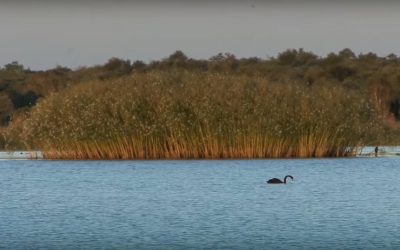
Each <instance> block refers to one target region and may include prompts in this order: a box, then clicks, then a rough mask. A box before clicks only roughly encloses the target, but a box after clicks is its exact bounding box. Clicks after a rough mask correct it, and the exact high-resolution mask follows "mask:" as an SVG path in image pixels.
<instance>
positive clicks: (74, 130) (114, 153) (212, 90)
mask: <svg viewBox="0 0 400 250" xmlns="http://www.w3.org/2000/svg"><path fill="white" fill-rule="evenodd" d="M378 118H379V117H378V115H377V112H376V110H374V105H371V103H369V101H368V100H367V99H365V98H363V97H362V96H361V95H360V94H359V93H357V92H351V91H348V90H346V91H345V90H344V89H342V88H341V87H340V86H306V85H302V84H293V83H290V84H287V83H285V82H279V83H277V82H270V81H269V80H266V79H264V78H263V77H261V76H256V75H253V76H245V75H240V74H224V73H220V74H215V73H193V72H188V71H179V72H173V71H172V72H157V71H152V72H148V73H134V74H132V75H130V76H128V77H123V78H120V79H118V80H109V81H91V82H86V83H84V84H80V85H77V86H75V87H73V88H71V89H70V90H69V91H65V92H62V93H59V94H54V95H53V96H50V97H48V98H46V99H45V100H43V101H42V102H40V103H39V104H38V105H37V106H36V107H35V108H34V110H33V112H32V113H31V115H30V117H29V118H27V119H26V120H25V122H24V124H23V126H22V129H21V130H22V131H21V133H20V137H21V140H23V141H24V142H25V143H26V144H27V145H28V147H29V148H31V149H41V150H44V152H45V157H46V158H49V159H197V158H201V159H220V158H287V157H338V156H340V157H341V156H351V155H353V154H354V153H355V149H356V148H357V146H359V145H363V144H365V143H366V142H367V140H370V139H371V138H373V137H374V134H375V133H376V132H377V131H378V130H379V129H380V128H381V127H380V126H381V125H380V122H379V119H378Z"/></svg>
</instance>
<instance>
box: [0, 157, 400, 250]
mask: <svg viewBox="0 0 400 250" xmlns="http://www.w3.org/2000/svg"><path fill="white" fill-rule="evenodd" d="M285 174H291V175H293V176H294V178H295V180H294V181H293V182H290V183H289V184H286V185H267V184H266V183H265V181H266V180H267V179H268V178H273V177H278V178H283V176H284V175H285ZM399 176H400V159H399V158H388V157H385V158H354V159H314V160H250V161H248V160H232V161H112V162H110V161H74V162H70V161H0V249H321V248H324V249H400V237H399V235H400V184H399V182H398V180H399Z"/></svg>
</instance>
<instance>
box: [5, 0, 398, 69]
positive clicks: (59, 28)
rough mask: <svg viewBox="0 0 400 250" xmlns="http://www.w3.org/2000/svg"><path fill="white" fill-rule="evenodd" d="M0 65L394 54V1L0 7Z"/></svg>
mask: <svg viewBox="0 0 400 250" xmlns="http://www.w3.org/2000/svg"><path fill="white" fill-rule="evenodd" d="M0 32H1V39H0V65H4V64H6V63H9V62H11V61H15V60H17V61H19V62H20V63H22V64H24V65H26V66H28V67H30V68H31V69H47V68H51V67H55V66H56V65H62V66H68V67H72V68H75V67H78V66H84V65H94V64H102V63H104V62H106V61H107V60H108V59H109V58H111V57H120V58H124V59H130V60H132V61H133V60H139V59H140V60H145V61H150V60H155V59H160V58H163V57H166V56H168V55H170V54H171V53H173V52H174V51H176V50H182V51H183V52H185V53H186V54H187V55H188V56H190V57H194V58H209V57H210V56H212V55H215V54H217V53H219V52H230V53H233V54H235V55H237V56H238V57H249V56H258V57H263V58H265V57H267V56H276V55H277V53H279V52H281V51H283V50H285V49H288V48H304V49H305V50H307V51H313V52H315V53H317V54H319V55H325V54H326V53H328V52H332V51H333V52H337V51H339V50H341V49H343V48H351V49H352V50H353V51H355V52H356V53H361V52H368V51H372V52H376V53H378V54H379V55H387V54H389V53H395V54H400V1H387V0H386V1H361V0H360V1H357V0H353V1H351V0H350V1H344V0H343V1H340V0H336V1H335V0H331V1H328V0H325V1H324V0H321V1H317V0H314V1H312V0H308V1H305V0H304V1H302V0H297V1H296V0H287V1H279V0H275V1H272V0H271V1H245V0H244V1H238V0H237V1H234V0H233V1H229V0H226V1H222V0H221V1H218V0H216V1H200V0H199V1H195V0H186V1H183V0H182V1H168V0H164V1H155V0H153V1H152V0H149V1H123V0H117V1H111V0H110V1H106V0H103V1H90V0H86V1H85V0H83V1H71V0H70V1H67V0H65V1H62V0H53V1H45V0H42V1H34V0H31V1H18V0H14V1H7V0H3V1H0Z"/></svg>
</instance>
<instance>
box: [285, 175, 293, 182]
mask: <svg viewBox="0 0 400 250" xmlns="http://www.w3.org/2000/svg"><path fill="white" fill-rule="evenodd" d="M286 178H290V179H291V180H292V181H293V180H294V178H293V176H291V175H286V176H285V179H286Z"/></svg>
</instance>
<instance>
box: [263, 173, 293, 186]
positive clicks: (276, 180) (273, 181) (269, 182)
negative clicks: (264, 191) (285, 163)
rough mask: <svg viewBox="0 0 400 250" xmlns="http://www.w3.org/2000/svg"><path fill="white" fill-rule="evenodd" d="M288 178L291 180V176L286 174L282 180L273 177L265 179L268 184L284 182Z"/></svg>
mask: <svg viewBox="0 0 400 250" xmlns="http://www.w3.org/2000/svg"><path fill="white" fill-rule="evenodd" d="M287 178H290V179H292V181H293V179H294V178H293V176H291V175H286V176H285V178H284V179H283V181H281V180H279V179H278V178H273V179H270V180H268V181H267V183H268V184H286V179H287Z"/></svg>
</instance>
